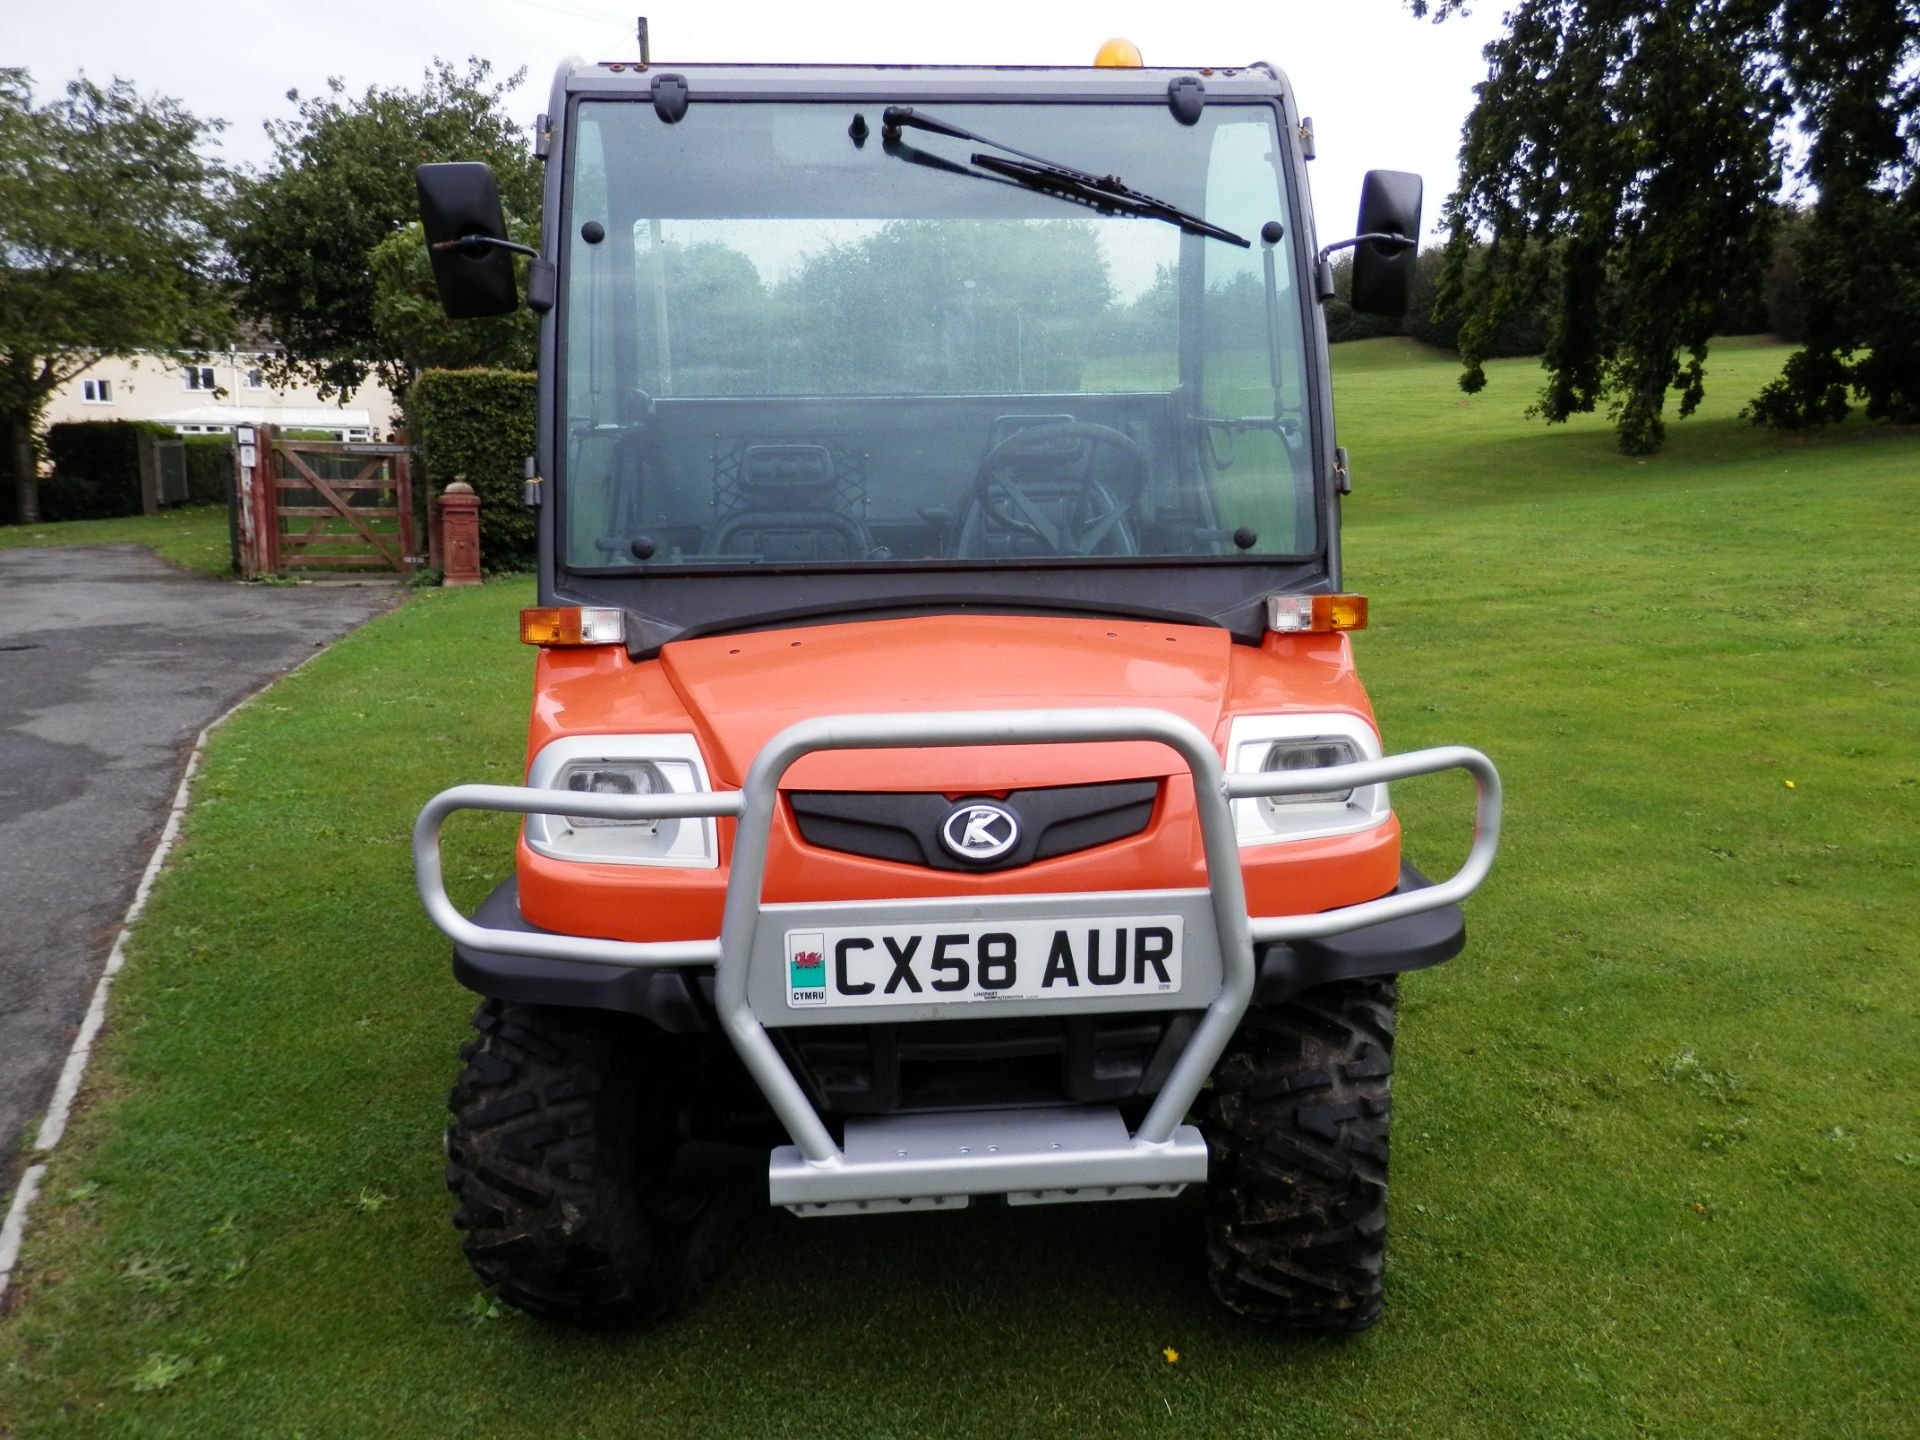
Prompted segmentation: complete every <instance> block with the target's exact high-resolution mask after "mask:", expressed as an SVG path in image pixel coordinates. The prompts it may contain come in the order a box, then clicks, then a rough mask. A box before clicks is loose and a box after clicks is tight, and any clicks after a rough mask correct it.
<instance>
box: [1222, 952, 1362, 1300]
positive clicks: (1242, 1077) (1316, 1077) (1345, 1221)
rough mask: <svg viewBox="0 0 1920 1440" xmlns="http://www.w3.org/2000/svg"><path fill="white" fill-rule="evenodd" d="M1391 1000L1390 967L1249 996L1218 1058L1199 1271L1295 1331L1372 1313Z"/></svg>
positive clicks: (1225, 1294)
mask: <svg viewBox="0 0 1920 1440" xmlns="http://www.w3.org/2000/svg"><path fill="white" fill-rule="evenodd" d="M1395 997H1396V987H1395V983H1394V980H1393V977H1391V976H1387V977H1384V978H1372V979H1362V980H1346V981H1341V982H1339V983H1337V984H1333V985H1323V986H1320V987H1317V988H1316V989H1313V990H1309V991H1307V992H1306V993H1304V994H1302V995H1300V996H1297V997H1296V998H1295V999H1293V1000H1292V1001H1290V1002H1288V1003H1287V1004H1286V1005H1283V1006H1276V1007H1273V1008H1271V1009H1262V1008H1259V1007H1255V1008H1253V1009H1251V1010H1249V1011H1248V1012H1247V1015H1246V1018H1245V1019H1244V1020H1242V1021H1241V1024H1240V1030H1239V1032H1238V1033H1237V1034H1236V1035H1235V1036H1234V1038H1233V1041H1232V1043H1231V1044H1229V1046H1228V1047H1227V1050H1226V1053H1225V1054H1224V1055H1223V1056H1222V1057H1221V1059H1220V1063H1219V1064H1218V1065H1216V1066H1215V1067H1214V1074H1213V1086H1212V1088H1211V1090H1209V1091H1208V1092H1207V1094H1206V1096H1205V1105H1204V1108H1203V1111H1202V1129H1203V1131H1204V1133H1205V1134H1206V1137H1207V1146H1208V1149H1209V1151H1210V1152H1211V1167H1212V1174H1211V1176H1210V1178H1209V1180H1208V1183H1207V1202H1206V1203H1207V1278H1208V1281H1209V1283H1210V1284H1211V1286H1212V1288H1213V1293H1214V1296H1215V1298H1217V1299H1218V1300H1219V1301H1220V1302H1221V1303H1222V1304H1223V1305H1225V1306H1226V1307H1227V1308H1228V1309H1229V1310H1233V1311H1236V1312H1237V1313H1239V1314H1241V1315H1246V1316H1248V1317H1250V1318H1252V1319H1255V1320H1262V1321H1266V1322H1268V1323H1272V1324H1278V1325H1285V1326H1289V1327H1292V1328H1294V1329H1299V1330H1335V1331H1341V1330H1364V1329H1366V1328H1367V1327H1368V1326H1369V1325H1372V1324H1373V1323H1374V1322H1375V1321H1376V1320H1378V1319H1379V1318H1380V1306H1381V1282H1382V1278H1383V1274H1384V1271H1385V1267H1386V1254H1387V1123H1388V1119H1389V1115H1390V1109H1391V1104H1392V1096H1393V1020H1394V1003H1395Z"/></svg>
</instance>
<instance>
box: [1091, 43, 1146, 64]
mask: <svg viewBox="0 0 1920 1440" xmlns="http://www.w3.org/2000/svg"><path fill="white" fill-rule="evenodd" d="M1093 63H1094V64H1095V65H1100V66H1106V67H1110V68H1118V69H1124V70H1138V69H1139V68H1140V66H1141V65H1142V64H1143V63H1144V62H1143V61H1142V60H1141V59H1140V47H1139V46H1138V45H1136V44H1134V43H1133V41H1131V40H1126V39H1123V38H1121V37H1120V36H1118V35H1116V36H1114V37H1113V39H1111V40H1109V41H1107V43H1106V44H1104V45H1102V46H1101V47H1100V51H1099V53H1098V54H1097V55H1095V56H1094V57H1093Z"/></svg>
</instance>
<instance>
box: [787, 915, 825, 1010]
mask: <svg viewBox="0 0 1920 1440" xmlns="http://www.w3.org/2000/svg"><path fill="white" fill-rule="evenodd" d="M826 1003H827V937H826V936H825V935H823V934H822V933H820V932H819V931H817V930H814V931H799V930H789V931H788V932H787V1004H788V1005H824V1004H826Z"/></svg>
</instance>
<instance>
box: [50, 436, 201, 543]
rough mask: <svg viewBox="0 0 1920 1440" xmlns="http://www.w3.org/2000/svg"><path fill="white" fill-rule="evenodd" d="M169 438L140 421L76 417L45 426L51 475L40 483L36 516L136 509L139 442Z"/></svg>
mask: <svg viewBox="0 0 1920 1440" xmlns="http://www.w3.org/2000/svg"><path fill="white" fill-rule="evenodd" d="M142 432H145V433H146V434H150V435H161V436H165V437H167V438H169V439H171V438H173V431H172V430H170V429H168V428H167V427H166V426H165V425H154V424H150V423H148V422H146V421H141V420H81V421H74V422H71V423H69V424H64V425H50V426H48V427H47V439H46V447H47V458H48V460H50V461H51V462H52V463H53V474H52V476H51V477H49V478H48V479H46V480H43V481H41V483H40V518H41V519H42V520H110V519H114V518H116V517H118V516H122V515H138V514H140V513H141V503H140V440H139V437H140V435H141V434H142Z"/></svg>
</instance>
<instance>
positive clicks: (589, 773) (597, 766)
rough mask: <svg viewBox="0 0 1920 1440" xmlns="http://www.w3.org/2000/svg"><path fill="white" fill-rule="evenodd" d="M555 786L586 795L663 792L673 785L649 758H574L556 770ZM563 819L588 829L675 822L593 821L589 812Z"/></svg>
mask: <svg viewBox="0 0 1920 1440" xmlns="http://www.w3.org/2000/svg"><path fill="white" fill-rule="evenodd" d="M555 788H557V789H560V790H580V791H584V792H585V793H586V794H589V795H665V794H667V793H668V792H669V791H671V790H672V788H673V787H672V786H671V785H669V784H668V783H667V777H666V775H665V774H664V773H663V772H662V771H661V769H660V767H659V766H658V765H656V764H654V763H653V762H652V761H651V760H576V761H574V762H573V763H572V764H571V765H569V766H567V768H566V769H564V770H562V771H561V772H560V783H559V785H558V786H556V787H555ZM566 819H567V824H569V825H571V826H572V827H573V828H574V829H576V830H591V829H594V828H596V827H598V826H602V825H623V826H630V827H632V828H635V829H642V828H644V829H647V830H657V829H658V828H659V827H660V826H661V825H672V824H674V823H676V822H674V821H672V820H596V819H595V818H594V817H593V816H591V815H569V816H567V817H566Z"/></svg>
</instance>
